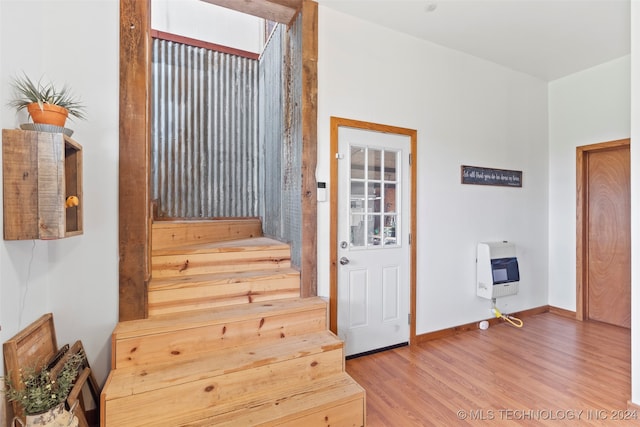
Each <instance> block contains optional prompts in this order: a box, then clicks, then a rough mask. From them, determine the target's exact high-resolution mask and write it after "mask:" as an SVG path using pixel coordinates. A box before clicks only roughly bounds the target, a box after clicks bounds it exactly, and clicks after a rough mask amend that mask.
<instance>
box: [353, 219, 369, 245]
mask: <svg viewBox="0 0 640 427" xmlns="http://www.w3.org/2000/svg"><path fill="white" fill-rule="evenodd" d="M364 219H365V216H364V215H351V227H350V232H351V236H350V241H351V246H354V247H359V246H360V247H361V246H364V242H365V240H364V236H365V235H366V233H367V230H366V227H365V224H366V223H365V220H364Z"/></svg>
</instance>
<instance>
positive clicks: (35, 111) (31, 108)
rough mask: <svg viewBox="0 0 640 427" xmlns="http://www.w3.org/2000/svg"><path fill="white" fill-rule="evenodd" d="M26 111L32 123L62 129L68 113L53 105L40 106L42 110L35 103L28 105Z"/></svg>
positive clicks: (62, 108)
mask: <svg viewBox="0 0 640 427" xmlns="http://www.w3.org/2000/svg"><path fill="white" fill-rule="evenodd" d="M27 111H28V112H29V115H30V116H31V120H33V123H40V124H46V125H53V126H60V127H64V124H65V122H66V121H67V116H68V115H69V111H67V109H66V108H64V107H60V106H58V105H53V104H42V109H40V105H38V103H37V102H34V103H32V104H29V105H28V106H27Z"/></svg>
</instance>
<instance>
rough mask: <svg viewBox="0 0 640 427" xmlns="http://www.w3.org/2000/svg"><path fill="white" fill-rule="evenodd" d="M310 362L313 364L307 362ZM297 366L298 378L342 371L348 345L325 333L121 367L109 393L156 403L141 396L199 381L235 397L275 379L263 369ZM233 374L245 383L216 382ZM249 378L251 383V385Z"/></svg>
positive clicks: (112, 377) (270, 386)
mask: <svg viewBox="0 0 640 427" xmlns="http://www.w3.org/2000/svg"><path fill="white" fill-rule="evenodd" d="M305 358H307V359H309V360H303V359H305ZM292 361H295V362H293V364H295V365H297V366H298V368H300V369H301V370H302V371H300V370H298V369H296V370H295V371H293V372H296V373H297V374H300V373H301V372H303V371H305V370H308V369H311V370H313V376H314V377H320V376H327V375H332V374H335V373H336V372H341V371H342V370H343V367H344V352H343V343H342V341H340V340H339V339H338V338H337V337H336V336H335V335H334V334H333V333H331V332H329V331H320V332H314V333H311V334H303V335H297V336H293V337H289V338H286V339H282V340H281V341H280V342H278V343H277V345H265V344H263V343H259V342H257V343H256V342H253V343H250V344H245V345H242V346H237V347H229V348H222V349H218V350H211V351H208V352H206V353H201V354H199V355H197V356H194V357H191V358H188V359H184V360H182V361H181V363H180V364H179V365H178V364H175V363H172V362H165V363H157V364H155V365H151V366H148V365H146V366H129V367H127V368H120V369H116V370H114V371H112V374H111V375H110V378H109V392H108V394H105V398H106V400H107V401H115V400H117V399H125V398H127V399H129V400H128V402H129V403H131V402H132V401H133V400H136V401H140V400H144V399H146V400H149V401H153V400H154V399H156V397H154V396H155V395H152V394H147V395H145V397H144V399H141V398H140V397H139V396H140V395H142V394H144V393H156V394H158V393H159V394H163V393H166V390H167V389H168V388H173V387H177V386H182V385H185V386H186V387H192V384H193V383H194V382H196V383H197V382H202V383H207V382H209V383H211V382H215V383H216V384H218V390H217V392H216V396H217V397H218V398H220V396H221V394H222V393H227V394H228V395H229V397H233V396H234V393H236V391H237V390H235V388H241V389H244V388H246V387H250V388H254V389H255V388H256V387H258V386H260V384H261V383H260V376H261V375H263V376H273V373H274V371H273V370H272V369H263V368H265V367H269V366H272V365H275V364H292ZM336 362H337V363H336ZM307 365H309V366H307ZM282 366H283V365H279V367H278V370H280V371H281V374H282V372H284V373H285V374H282V375H283V376H284V377H285V379H284V380H283V379H282V378H279V376H280V375H278V376H277V377H275V378H271V379H268V378H267V379H264V378H263V380H264V381H266V382H267V383H268V389H269V390H272V389H273V387H278V385H274V384H271V381H277V382H278V383H279V384H281V383H282V381H286V377H287V375H286V371H282ZM260 369H262V371H261V372H258V373H256V372H254V373H252V374H246V372H245V371H248V370H260ZM287 369H288V368H287ZM243 372H245V373H243ZM234 373H235V374H237V375H240V377H241V378H240V379H241V381H240V382H238V381H237V378H235V379H221V378H216V377H221V376H224V375H227V376H229V375H231V374H234ZM297 374H296V375H297ZM296 375H294V376H293V379H292V381H295V377H296ZM243 378H244V379H243ZM247 378H248V382H249V383H250V384H247V383H246V382H247ZM243 381H244V383H242V382H243ZM222 383H225V384H226V386H225V387H226V388H225V390H222V389H221V384H222ZM190 384H191V385H190ZM193 387H194V388H195V389H197V390H199V389H200V386H199V385H198V386H193ZM254 392H255V390H254ZM122 402H123V401H119V403H118V405H121V404H123V403H122ZM132 405H133V404H132ZM134 406H135V405H134ZM134 406H132V407H134Z"/></svg>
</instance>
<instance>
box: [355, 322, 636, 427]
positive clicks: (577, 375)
mask: <svg viewBox="0 0 640 427" xmlns="http://www.w3.org/2000/svg"><path fill="white" fill-rule="evenodd" d="M524 321H525V323H524V327H523V328H522V329H517V328H514V327H512V326H509V325H507V324H505V323H503V324H499V325H495V326H492V327H491V328H489V329H488V330H485V331H482V330H480V329H478V330H475V331H470V332H465V333H461V334H458V335H454V336H450V337H445V338H441V339H438V340H434V341H427V342H424V343H422V344H419V345H416V346H410V347H401V348H396V349H393V350H388V351H384V352H381V353H376V354H372V355H369V356H363V357H359V358H355V359H350V360H348V361H347V364H346V367H347V372H348V373H349V374H350V375H351V376H352V377H353V378H354V379H355V380H356V381H357V382H358V383H360V385H361V386H362V387H364V388H365V390H366V392H367V426H369V427H379V426H384V427H396V426H397V427H410V426H438V427H440V426H457V425H491V426H502V425H512V426H513V425H524V426H577V425H580V426H628V425H640V413H636V412H635V411H633V410H628V409H627V401H628V399H629V398H630V396H631V368H630V364H631V335H630V331H629V330H628V329H625V328H620V327H616V326H612V325H607V324H604V323H598V322H590V321H587V322H578V321H576V320H572V319H569V318H566V317H563V316H559V315H556V314H553V313H543V314H538V315H535V316H530V317H526V318H525V319H524Z"/></svg>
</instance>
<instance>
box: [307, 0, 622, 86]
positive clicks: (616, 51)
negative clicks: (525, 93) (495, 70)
mask: <svg viewBox="0 0 640 427" xmlns="http://www.w3.org/2000/svg"><path fill="white" fill-rule="evenodd" d="M317 1H318V3H319V4H320V5H322V6H326V7H329V8H332V9H335V10H337V11H340V12H343V13H346V14H349V15H354V16H356V17H358V18H361V19H364V20H367V21H371V22H375V23H377V24H379V25H382V26H384V27H388V28H392V29H394V30H397V31H400V32H403V33H407V34H410V35H413V36H415V37H418V38H421V39H425V40H429V41H431V42H433V43H437V44H439V45H442V46H446V47H449V48H452V49H456V50H459V51H462V52H466V53H469V54H471V55H474V56H477V57H480V58H484V59H487V60H490V61H493V62H495V63H498V64H501V65H503V66H506V67H508V68H511V69H514V70H517V71H521V72H524V73H527V74H530V75H533V76H536V77H539V78H541V79H543V80H547V81H551V80H555V79H557V78H560V77H564V76H566V75H569V74H572V73H575V72H577V71H580V70H584V69H586V68H590V67H593V66H595V65H598V64H601V63H603V62H607V61H610V60H613V59H616V58H619V57H621V56H624V55H627V54H628V53H629V52H630V13H629V9H630V0H317ZM431 9H433V10H431Z"/></svg>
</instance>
